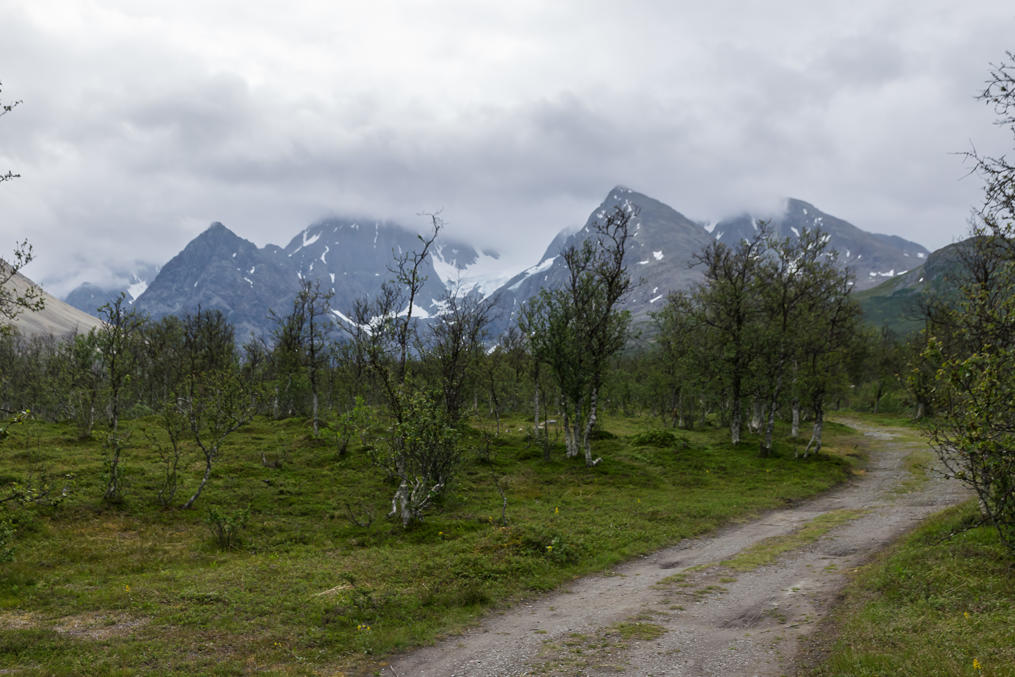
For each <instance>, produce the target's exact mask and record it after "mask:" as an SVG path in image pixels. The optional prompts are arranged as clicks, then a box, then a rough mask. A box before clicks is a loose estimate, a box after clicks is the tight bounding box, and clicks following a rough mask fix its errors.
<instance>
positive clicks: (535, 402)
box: [532, 385, 539, 435]
mask: <svg viewBox="0 0 1015 677" xmlns="http://www.w3.org/2000/svg"><path fill="white" fill-rule="evenodd" d="M532 408H533V409H534V413H533V419H532V434H533V435H538V434H539V386H538V385H537V386H536V387H535V388H534V389H533V392H532Z"/></svg>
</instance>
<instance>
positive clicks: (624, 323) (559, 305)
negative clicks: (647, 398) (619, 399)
mask: <svg viewBox="0 0 1015 677" xmlns="http://www.w3.org/2000/svg"><path fill="white" fill-rule="evenodd" d="M636 214H637V212H636V211H635V210H633V209H632V210H627V209H624V208H623V207H621V206H617V207H615V208H614V210H613V211H612V212H611V213H610V214H608V215H606V217H605V220H604V221H601V222H597V223H595V224H594V225H593V226H592V227H591V232H590V234H589V237H587V238H586V239H585V240H584V241H582V242H581V244H577V245H573V246H571V247H569V248H567V249H566V250H565V251H564V252H563V254H561V256H562V257H563V259H564V263H565V264H566V266H567V272H568V277H567V282H566V284H565V286H564V287H563V288H561V289H554V290H549V289H544V290H542V291H541V292H540V293H539V296H537V297H536V299H534V301H533V302H532V303H531V305H530V306H529V307H528V309H527V311H526V313H525V315H524V318H523V331H525V333H526V334H528V336H529V340H530V342H531V345H532V348H533V352H534V354H535V356H536V359H538V360H540V361H541V362H543V363H545V364H546V365H547V366H548V367H549V368H550V370H551V372H552V373H553V375H554V378H555V380H556V382H557V386H558V387H559V388H560V392H561V397H562V409H563V413H564V438H565V444H566V448H567V455H568V457H574V456H577V455H579V454H580V453H582V452H584V454H585V463H586V465H589V466H592V465H595V464H596V463H598V462H599V461H600V460H601V459H599V458H596V459H593V458H592V445H591V440H590V436H591V433H592V430H593V428H594V427H595V425H596V420H597V416H598V411H599V395H600V389H601V388H602V384H603V375H604V371H605V369H606V365H607V362H608V361H609V359H610V357H611V356H613V355H614V354H615V353H616V352H617V351H618V350H620V349H621V348H622V347H623V346H624V343H625V341H626V340H627V336H628V328H629V326H630V314H629V313H627V312H626V311H622V310H620V309H619V308H618V304H619V302H620V299H621V297H622V296H623V295H624V293H625V292H626V291H627V290H628V288H629V287H630V285H631V278H630V276H629V275H628V273H627V268H626V267H625V266H624V254H625V251H626V246H627V239H628V235H629V226H630V223H631V219H632V217H634V216H636Z"/></svg>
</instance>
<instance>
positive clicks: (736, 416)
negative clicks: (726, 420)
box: [730, 398, 743, 444]
mask: <svg viewBox="0 0 1015 677" xmlns="http://www.w3.org/2000/svg"><path fill="white" fill-rule="evenodd" d="M741 409H742V407H741V403H740V398H734V399H733V402H732V410H731V411H730V442H732V443H733V444H740V428H741V426H742V425H743V421H742V420H741V419H742V416H743V412H742V411H741Z"/></svg>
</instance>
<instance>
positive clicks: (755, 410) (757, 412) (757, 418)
mask: <svg viewBox="0 0 1015 677" xmlns="http://www.w3.org/2000/svg"><path fill="white" fill-rule="evenodd" d="M761 409H762V407H761V403H760V402H759V401H758V398H756V397H752V398H751V422H750V423H749V424H748V428H749V429H750V431H751V432H752V433H758V432H761V418H762V417H761Z"/></svg>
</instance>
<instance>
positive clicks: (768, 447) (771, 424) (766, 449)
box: [761, 398, 779, 458]
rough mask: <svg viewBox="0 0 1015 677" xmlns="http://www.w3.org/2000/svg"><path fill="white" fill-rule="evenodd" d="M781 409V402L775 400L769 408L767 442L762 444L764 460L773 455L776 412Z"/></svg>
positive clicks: (766, 428) (766, 427) (766, 430)
mask: <svg viewBox="0 0 1015 677" xmlns="http://www.w3.org/2000/svg"><path fill="white" fill-rule="evenodd" d="M778 408H779V402H778V400H777V399H775V398H773V399H772V402H771V404H769V407H768V421H767V422H766V424H765V440H764V442H762V444H761V456H762V457H763V458H765V457H768V456H771V455H772V438H773V436H774V434H775V410H776V409H778Z"/></svg>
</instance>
